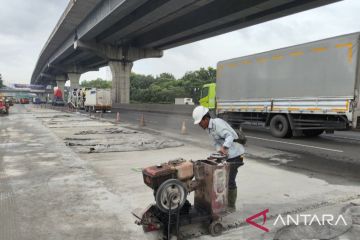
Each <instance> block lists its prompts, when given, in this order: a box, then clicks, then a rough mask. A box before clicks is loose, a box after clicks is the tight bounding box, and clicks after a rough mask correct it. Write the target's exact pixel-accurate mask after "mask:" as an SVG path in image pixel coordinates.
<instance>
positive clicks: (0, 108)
mask: <svg viewBox="0 0 360 240" xmlns="http://www.w3.org/2000/svg"><path fill="white" fill-rule="evenodd" d="M9 108H10V105H9V103H8V102H7V101H6V99H5V98H4V97H1V96H0V113H3V114H9Z"/></svg>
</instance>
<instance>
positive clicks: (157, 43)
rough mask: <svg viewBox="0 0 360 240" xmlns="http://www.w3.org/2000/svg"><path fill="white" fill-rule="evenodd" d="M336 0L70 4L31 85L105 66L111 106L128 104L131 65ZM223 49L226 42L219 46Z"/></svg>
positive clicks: (80, 0) (97, 0)
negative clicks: (137, 61) (187, 45)
mask: <svg viewBox="0 0 360 240" xmlns="http://www.w3.org/2000/svg"><path fill="white" fill-rule="evenodd" d="M337 1H339V0H301V1H299V0H244V1H239V0H226V1H225V0H181V1H179V0H76V1H75V0H71V1H70V3H69V5H68V7H67V8H66V10H65V12H64V14H63V15H62V17H61V18H60V20H59V22H58V24H57V25H56V27H55V29H54V31H53V32H52V34H51V35H50V37H49V39H48V41H47V42H46V44H45V46H44V48H43V50H42V51H41V53H40V57H39V59H38V62H37V64H36V67H35V69H34V72H33V75H32V78H31V83H32V84H48V83H51V82H54V81H56V82H57V84H58V86H59V87H60V88H63V87H64V84H65V82H66V80H68V79H69V80H70V82H71V86H72V87H73V88H77V87H78V86H79V79H80V75H81V74H82V73H85V72H87V71H91V70H97V69H98V68H100V67H103V66H107V65H108V66H110V69H111V72H112V81H113V92H112V100H113V102H114V103H129V99H130V72H131V68H132V66H133V62H134V61H136V60H139V59H143V58H152V57H161V56H162V55H163V50H165V49H169V48H172V47H176V46H180V45H183V44H187V43H191V42H194V41H198V40H201V39H205V38H209V37H213V36H216V35H219V34H223V33H227V32H230V31H234V30H237V29H241V28H245V27H248V26H252V25H255V24H259V23H262V22H265V21H269V20H272V19H276V18H280V17H283V16H287V15H290V14H294V13H297V12H301V11H305V10H308V9H312V8H316V7H319V6H323V5H326V4H330V3H333V2H337ZM224 44H226V43H224Z"/></svg>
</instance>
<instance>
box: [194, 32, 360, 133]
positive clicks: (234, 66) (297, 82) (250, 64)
mask: <svg viewBox="0 0 360 240" xmlns="http://www.w3.org/2000/svg"><path fill="white" fill-rule="evenodd" d="M359 42H360V33H353V34H348V35H343V36H338V37H333V38H329V39H325V40H320V41H315V42H310V43H306V44H301V45H296V46H292V47H287V48H282V49H278V50H273V51H269V52H264V53H260V54H255V55H250V56H245V57H240V58H235V59H230V60H225V61H221V62H219V63H218V64H217V79H216V84H215V83H212V84H207V85H204V87H203V89H202V98H201V99H200V104H201V105H203V106H205V107H209V108H211V109H215V111H216V113H217V114H218V116H220V117H222V118H224V119H226V120H228V121H229V122H230V123H231V124H232V125H233V126H234V127H239V126H240V125H241V124H244V123H245V124H251V125H256V126H263V127H269V128H270V131H271V133H272V135H273V136H275V137H280V138H284V137H291V136H292V135H293V134H294V133H295V132H297V133H299V132H300V133H302V134H303V135H305V136H317V135H320V134H322V133H323V132H324V131H326V132H327V133H332V132H334V131H335V130H348V129H351V128H360V103H359V85H360V75H359V70H360V68H359V65H360V62H359Z"/></svg>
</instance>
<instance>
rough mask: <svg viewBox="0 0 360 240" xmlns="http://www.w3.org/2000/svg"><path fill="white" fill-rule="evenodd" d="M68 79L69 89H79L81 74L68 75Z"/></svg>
mask: <svg viewBox="0 0 360 240" xmlns="http://www.w3.org/2000/svg"><path fill="white" fill-rule="evenodd" d="M67 75H68V79H69V80H70V87H71V89H75V88H77V89H78V88H79V87H80V84H79V81H80V77H81V73H68V74H67Z"/></svg>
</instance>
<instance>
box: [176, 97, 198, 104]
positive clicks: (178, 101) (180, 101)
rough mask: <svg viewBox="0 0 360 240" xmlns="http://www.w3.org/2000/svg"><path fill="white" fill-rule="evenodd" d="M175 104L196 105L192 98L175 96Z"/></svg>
mask: <svg viewBox="0 0 360 240" xmlns="http://www.w3.org/2000/svg"><path fill="white" fill-rule="evenodd" d="M175 105H194V102H193V100H192V98H175Z"/></svg>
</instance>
